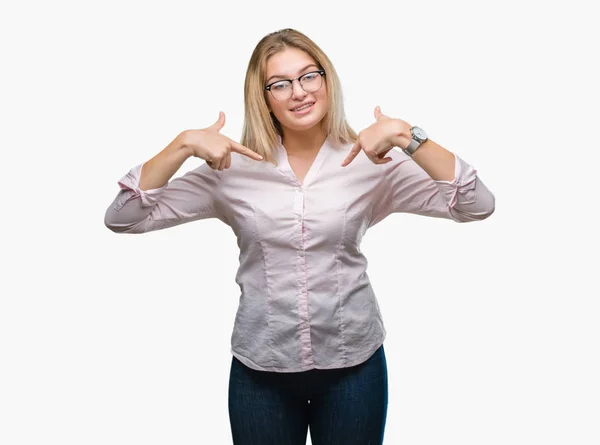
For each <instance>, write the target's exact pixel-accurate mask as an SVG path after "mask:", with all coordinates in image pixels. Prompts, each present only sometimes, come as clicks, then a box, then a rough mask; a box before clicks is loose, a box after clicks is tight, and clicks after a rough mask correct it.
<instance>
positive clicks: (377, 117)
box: [374, 105, 388, 120]
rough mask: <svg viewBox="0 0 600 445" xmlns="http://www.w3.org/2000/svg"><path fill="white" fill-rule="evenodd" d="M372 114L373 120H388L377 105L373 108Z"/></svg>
mask: <svg viewBox="0 0 600 445" xmlns="http://www.w3.org/2000/svg"><path fill="white" fill-rule="evenodd" d="M374 114H375V120H380V119H382V118H385V119H388V117H387V116H386V115H385V114H383V113H382V112H381V108H380V107H379V105H377V106H376V107H375V113H374Z"/></svg>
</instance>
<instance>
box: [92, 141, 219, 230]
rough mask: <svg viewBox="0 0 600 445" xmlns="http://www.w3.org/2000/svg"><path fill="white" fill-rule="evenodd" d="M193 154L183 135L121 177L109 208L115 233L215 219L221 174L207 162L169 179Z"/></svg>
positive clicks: (106, 219) (107, 221) (107, 218)
mask: <svg viewBox="0 0 600 445" xmlns="http://www.w3.org/2000/svg"><path fill="white" fill-rule="evenodd" d="M190 156H191V151H190V150H189V149H188V148H187V147H186V146H185V145H184V144H183V143H182V138H181V135H179V136H178V137H177V138H175V139H174V140H173V142H171V143H170V144H169V145H168V146H167V147H166V148H165V149H164V150H163V151H161V152H160V153H159V154H157V155H156V156H154V157H153V158H152V159H150V160H149V161H147V162H145V163H143V164H141V165H138V166H137V167H134V168H132V169H131V170H130V171H129V173H127V174H126V175H125V176H123V177H122V178H121V180H120V181H119V186H120V187H121V190H120V191H119V193H118V194H117V196H116V198H115V199H114V201H113V203H112V204H111V205H110V206H109V207H108V209H107V210H106V214H105V217H104V223H105V225H106V227H108V228H109V229H110V230H112V231H113V232H118V233H144V232H150V231H153V230H159V229H164V228H167V227H171V226H174V225H178V224H183V223H185V222H189V221H194V220H198V219H206V218H215V217H218V214H217V212H216V210H215V198H216V196H217V191H218V186H219V181H220V174H219V173H217V172H216V171H214V170H212V169H211V168H210V167H209V166H208V165H207V164H202V165H201V166H200V167H198V168H196V169H195V170H192V171H189V172H187V173H186V174H185V175H183V176H182V177H180V178H176V179H174V180H172V181H170V182H169V179H170V178H171V177H172V176H173V174H175V172H176V171H177V170H178V169H179V168H180V167H181V165H182V164H183V162H184V161H185V160H186V159H187V158H188V157H190Z"/></svg>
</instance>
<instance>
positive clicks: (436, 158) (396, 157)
mask: <svg viewBox="0 0 600 445" xmlns="http://www.w3.org/2000/svg"><path fill="white" fill-rule="evenodd" d="M428 142H431V143H430V144H429V145H428V148H427V150H426V151H424V152H423V153H421V156H420V157H419V159H417V158H416V155H417V153H418V152H419V151H420V150H421V149H423V148H426V147H425V144H423V146H422V147H419V149H418V150H417V151H416V152H415V155H414V156H413V157H412V158H411V157H410V156H408V155H406V154H405V153H404V152H401V151H398V150H396V149H392V150H391V151H390V152H389V154H388V156H390V157H391V158H392V161H390V162H388V163H387V164H385V167H384V168H385V171H384V173H383V174H384V175H385V180H384V186H385V187H386V194H385V197H386V198H387V199H385V200H383V203H382V205H381V206H379V207H380V208H379V209H378V210H377V213H376V215H377V216H376V218H375V221H374V223H376V222H378V221H381V220H382V219H383V218H384V217H385V216H387V215H388V214H390V213H394V212H404V213H414V214H418V215H425V216H432V217H437V218H447V219H452V220H454V221H456V222H469V221H477V220H482V219H485V218H487V217H488V216H490V215H491V214H492V213H493V212H494V209H495V198H494V195H493V194H492V193H491V192H490V191H489V190H488V188H487V187H486V186H485V185H484V184H483V182H482V181H481V179H479V177H478V176H477V171H476V170H475V169H474V168H473V167H472V166H471V165H469V164H468V163H466V162H465V161H463V160H462V159H461V158H459V157H458V156H456V155H455V154H453V153H451V152H449V151H447V150H445V149H444V148H442V147H440V146H439V145H437V144H435V143H434V142H433V141H428ZM450 159H452V161H451V162H450V163H449V160H450ZM417 161H419V162H420V164H419V162H417ZM448 168H450V170H448ZM425 169H428V170H429V171H430V172H431V174H432V175H433V176H434V177H438V178H444V179H433V178H432V177H431V176H430V173H428V172H427V171H426V170H425ZM450 172H451V174H449V173H450ZM446 178H449V179H446Z"/></svg>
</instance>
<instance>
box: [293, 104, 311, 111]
mask: <svg viewBox="0 0 600 445" xmlns="http://www.w3.org/2000/svg"><path fill="white" fill-rule="evenodd" d="M314 104H315V103H314V102H309V103H307V104H304V105H301V106H299V107H296V108H292V109H291V110H290V111H303V110H306V109H307V108H310V107H312V106H313V105H314Z"/></svg>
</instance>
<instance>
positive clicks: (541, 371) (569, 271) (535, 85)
mask: <svg viewBox="0 0 600 445" xmlns="http://www.w3.org/2000/svg"><path fill="white" fill-rule="evenodd" d="M169 3H170V4H169V6H167V2H162V3H161V5H160V6H159V5H158V2H141V1H139V2H132V1H118V2H117V1H103V2H74V1H73V2H67V1H55V2H39V1H38V2H27V3H25V2H20V3H18V6H17V2H6V3H3V4H2V6H1V8H0V37H1V39H0V41H1V43H0V45H1V48H2V65H3V68H2V71H1V72H0V76H1V82H0V88H1V98H0V107H1V108H0V111H1V113H2V116H1V117H2V124H1V125H0V129H1V130H0V131H1V138H2V139H1V141H0V142H1V147H2V169H1V170H2V179H3V181H2V189H3V193H2V196H3V205H2V207H1V208H2V218H1V221H2V223H1V224H2V231H1V236H2V264H3V266H2V279H1V284H0V286H1V289H0V292H1V300H0V443H2V444H3V445H21V444H27V445H29V444H31V445H34V444H35V445H39V444H44V445H45V444H50V443H52V444H54V443H56V444H61V445H70V444H77V445H80V444H86V445H96V444H98V445H106V444H111V445H121V444H123V445H135V444H144V445H151V444H178V445H185V444H199V443H202V444H208V443H210V444H230V443H231V439H230V437H231V436H230V430H229V419H228V414H227V384H228V372H229V366H230V363H231V354H230V352H229V341H230V335H231V330H232V327H233V321H234V317H235V311H236V309H237V303H238V298H239V289H238V287H237V285H236V284H235V282H234V276H235V272H236V270H237V264H238V263H237V255H238V252H237V246H236V243H235V237H234V235H233V232H232V231H231V230H230V229H229V228H228V227H227V226H225V225H223V224H222V223H220V222H219V221H217V220H208V221H199V222H196V223H192V224H187V225H183V226H179V227H175V228H171V229H168V230H164V231H158V232H153V233H149V234H145V235H116V234H114V233H112V232H110V231H109V230H108V229H106V228H105V227H104V225H103V218H104V212H105V210H106V208H107V206H108V205H109V204H110V203H111V201H112V199H113V198H114V196H115V194H116V193H117V191H118V187H117V182H116V181H117V180H118V179H119V178H120V177H121V176H122V175H123V174H125V173H126V172H127V171H128V170H129V169H130V168H131V167H133V166H135V165H137V164H139V163H141V162H143V161H145V160H147V159H149V158H150V157H152V156H154V154H156V153H157V152H159V151H160V150H161V149H162V148H164V147H165V146H166V145H167V144H168V143H169V142H170V141H171V140H172V139H173V138H174V137H175V136H176V135H177V134H178V133H179V132H180V131H182V130H185V129H189V128H204V127H207V126H209V125H211V124H212V123H214V122H215V121H216V119H217V117H218V113H219V111H220V110H223V111H224V112H225V113H226V117H227V123H226V125H225V127H224V128H223V133H224V134H226V135H227V136H229V137H231V138H234V139H236V140H239V137H240V134H241V128H242V122H243V82H244V75H245V70H246V67H247V63H248V60H249V57H250V54H251V52H252V49H253V48H254V46H255V45H256V44H257V43H258V41H259V40H260V38H262V37H263V36H264V35H265V34H267V33H269V32H272V31H275V30H278V29H281V28H285V27H293V28H296V29H298V30H300V31H302V32H304V33H306V34H307V35H308V36H309V37H311V38H312V39H314V40H315V41H316V42H317V43H318V44H319V45H320V46H321V47H322V49H323V50H324V51H325V52H326V53H327V54H328V55H329V56H330V58H331V60H332V61H333V63H334V65H335V67H336V69H337V71H338V73H339V75H340V77H341V79H342V84H343V89H344V95H345V105H346V113H347V116H348V119H349V121H350V123H351V125H352V126H353V127H354V128H355V129H356V130H357V131H358V130H360V129H362V128H365V127H367V126H368V125H370V124H371V123H372V122H373V108H374V107H375V106H376V105H380V106H381V108H382V110H383V112H384V113H386V114H388V115H389V116H391V117H395V118H401V119H404V120H406V121H407V122H409V123H411V124H412V125H420V126H422V127H423V128H425V129H426V130H427V132H428V133H429V135H430V137H431V138H432V139H433V140H435V141H436V142H438V143H440V144H441V145H443V146H444V147H446V148H448V149H449V150H451V151H454V152H455V153H457V154H458V155H460V156H461V157H463V159H465V160H466V161H468V162H470V163H471V164H472V165H474V166H475V167H476V168H477V169H478V171H479V175H480V178H481V179H482V180H483V181H484V182H485V184H486V185H487V186H488V187H489V188H490V189H491V190H492V191H493V192H494V194H495V196H496V213H495V214H494V215H493V216H492V217H491V218H489V219H488V220H486V221H483V222H478V223H469V224H456V223H454V222H452V221H448V220H436V219H428V218H425V217H417V216H412V215H392V216H390V217H389V218H387V219H386V220H385V221H383V222H382V223H381V224H379V225H378V226H376V227H374V228H373V229H372V230H370V231H369V232H368V233H367V235H366V237H365V239H364V242H363V249H364V251H365V252H366V255H367V257H368V258H369V261H370V262H369V274H370V277H371V279H372V283H373V287H374V289H375V292H376V295H377V297H378V299H379V302H380V306H381V310H382V313H383V317H384V322H385V323H386V327H387V329H388V338H387V340H386V343H385V348H386V352H387V358H388V366H389V396H390V397H389V408H388V418H387V429H386V436H385V437H386V439H385V443H386V444H390V445H392V444H400V443H401V444H406V445H425V444H436V445H438V444H460V445H469V444H473V445H481V444H486V445H493V444H498V445H506V444H511V445H517V444H519V445H521V444H522V445H531V444H544V445H549V444H565V445H566V444H569V445H571V444H578V445H588V444H589V445H592V444H594V445H597V444H598V443H600V430H599V429H598V419H599V418H600V406H599V404H598V400H599V399H600V383H599V379H598V376H599V375H600V363H599V339H600V328H599V327H598V319H599V316H600V304H599V302H598V297H599V296H600V291H599V287H598V278H597V275H598V249H599V247H600V246H599V240H598V235H597V227H598V222H597V216H598V196H599V194H598V191H597V190H598V187H597V184H598V180H597V171H598V167H597V164H596V163H595V161H596V159H597V152H598V148H599V144H598V124H597V121H598V117H599V113H598V103H599V102H598V100H599V98H600V97H599V91H598V78H600V73H599V72H598V68H597V67H596V66H595V65H594V62H597V57H598V56H597V52H598V46H597V42H598V41H599V38H600V36H599V35H598V34H599V33H598V30H597V23H596V22H597V20H595V19H594V17H595V16H594V15H593V14H592V10H591V7H589V6H585V4H586V3H587V4H591V3H592V2H583V1H570V2H541V1H539V2H534V1H518V2H517V1H503V2H496V3H493V4H492V3H489V2H475V1H458V2H441V1H418V2H403V1H386V2H365V3H356V4H348V3H346V2H342V1H338V2H322V1H317V2H312V3H311V2H267V1H253V2H247V3H241V2H239V3H237V2H216V1H214V2H203V1H200V2H198V1H195V2H191V1H190V2H169ZM199 162H200V161H199V160H198V159H192V160H189V161H187V162H186V163H185V164H184V165H183V166H182V169H181V170H180V172H179V173H178V174H181V173H183V172H184V171H187V170H189V169H192V168H194V167H195V166H197V165H198V164H199ZM308 443H310V442H308Z"/></svg>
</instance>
